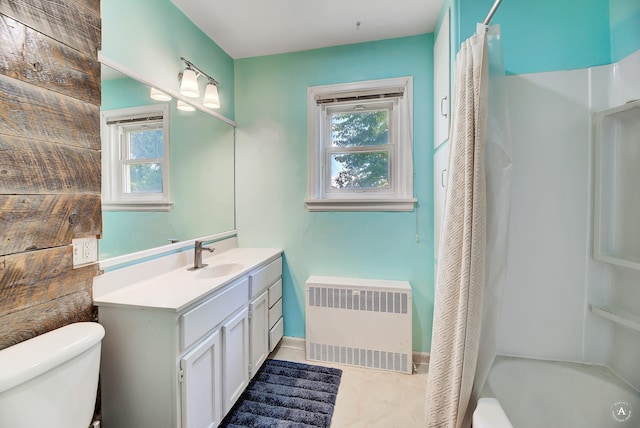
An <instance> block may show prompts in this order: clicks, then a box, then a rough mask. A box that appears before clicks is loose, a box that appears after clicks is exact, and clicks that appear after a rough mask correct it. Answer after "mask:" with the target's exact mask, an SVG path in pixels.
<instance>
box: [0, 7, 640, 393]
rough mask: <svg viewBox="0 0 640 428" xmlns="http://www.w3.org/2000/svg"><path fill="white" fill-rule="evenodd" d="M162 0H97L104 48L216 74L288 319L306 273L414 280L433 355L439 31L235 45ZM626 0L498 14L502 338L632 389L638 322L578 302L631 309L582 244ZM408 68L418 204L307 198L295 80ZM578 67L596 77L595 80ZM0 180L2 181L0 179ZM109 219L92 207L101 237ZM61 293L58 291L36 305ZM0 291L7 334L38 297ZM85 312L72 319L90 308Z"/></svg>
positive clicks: (628, 277)
mask: <svg viewBox="0 0 640 428" xmlns="http://www.w3.org/2000/svg"><path fill="white" fill-rule="evenodd" d="M162 2H163V3H162V7H158V6H157V4H158V2H157V1H156V2H151V1H137V2H125V1H113V0H103V1H102V3H103V4H102V6H101V8H102V31H103V40H102V53H103V54H104V55H105V56H107V57H108V58H109V59H111V60H113V61H114V62H116V63H118V64H123V65H126V67H127V68H128V69H129V70H132V71H134V72H135V73H136V74H137V75H139V76H144V77H145V78H147V79H148V80H149V81H153V82H157V83H159V84H162V86H163V87H167V88H173V87H175V86H176V85H177V82H176V78H175V74H176V72H175V68H176V67H177V66H178V64H177V63H178V59H179V58H180V57H181V56H184V57H186V58H189V59H190V60H192V61H194V62H195V63H196V64H197V65H198V66H201V67H202V68H204V69H205V70H207V72H208V73H211V74H212V75H213V76H214V77H215V78H216V79H217V80H218V81H219V82H220V100H221V105H222V107H221V108H220V109H219V110H217V112H218V113H219V114H220V115H222V116H224V117H227V118H230V119H231V120H234V121H236V122H237V124H238V127H237V129H236V131H235V132H236V134H235V155H236V158H235V228H236V229H237V230H238V231H239V233H238V242H239V245H240V246H241V247H272V248H282V249H284V263H283V272H282V281H283V290H282V291H283V302H285V304H284V306H283V317H284V319H286V323H285V330H284V335H285V336H286V337H294V338H302V337H304V335H305V316H304V313H305V304H304V300H305V290H304V282H305V280H306V279H307V278H308V277H309V276H310V275H312V274H322V275H331V276H344V277H362V278H380V279H397V280H406V281H409V282H410V283H411V285H412V289H413V320H412V321H413V351H414V352H415V353H419V354H424V353H428V352H429V351H430V347H431V329H432V318H433V306H434V289H435V286H434V277H435V264H434V259H435V256H434V236H433V235H434V234H433V222H434V203H433V188H434V173H433V157H434V143H433V131H432V128H433V116H434V109H433V98H434V93H433V43H434V33H433V32H431V30H427V31H425V32H424V33H425V34H420V35H415V36H409V37H405V38H399V39H391V40H381V41H374V42H367V43H362V44H354V45H346V46H336V47H329V48H323V49H318V50H311V51H304V52H296V53H285V54H281V55H272V56H264V57H250V58H241V59H235V60H234V59H232V58H231V57H229V56H228V55H227V54H225V53H224V52H223V51H222V50H221V49H220V48H219V47H218V46H217V45H215V43H214V42H211V41H209V40H207V39H206V38H205V36H204V35H203V34H202V33H199V32H198V31H197V30H196V29H195V27H194V26H193V24H191V23H190V22H189V21H188V20H187V19H186V18H185V17H184V16H183V15H182V14H181V13H180V11H179V10H178V9H177V8H176V7H175V6H174V5H173V3H171V2H170V1H169V0H162ZM152 3H153V6H151V4H152ZM492 3H493V2H492V1H490V0H489V1H481V2H479V1H471V0H459V1H453V0H451V1H445V3H444V5H443V6H442V12H441V14H440V18H439V20H438V23H437V24H436V27H435V28H434V29H433V30H434V31H436V32H437V30H438V29H439V27H440V25H441V20H442V17H443V16H444V10H445V9H446V8H450V14H451V35H452V40H451V47H452V48H451V49H452V54H453V53H455V50H456V46H459V44H460V42H461V41H463V40H465V39H466V38H467V37H469V36H470V35H471V34H472V33H473V32H474V31H475V25H476V23H477V22H478V21H481V20H482V19H483V18H484V17H485V16H486V14H487V11H488V10H489V8H490V7H491V4H492ZM639 8H640V6H639V5H638V2H637V1H635V0H634V1H631V0H608V1H604V0H599V1H593V0H591V1H589V2H588V5H587V4H585V2H584V1H577V0H571V1H563V2H562V3H561V4H560V5H559V4H558V2H554V1H550V0H545V1H538V2H535V4H527V5H523V4H522V3H521V2H520V3H516V2H510V1H509V0H505V1H504V2H503V4H502V5H501V6H500V9H499V10H498V12H497V13H496V15H495V17H494V19H493V23H495V24H500V26H501V29H502V35H503V44H504V57H505V68H506V71H507V76H508V77H507V82H508V89H509V105H510V120H511V133H512V137H513V159H514V173H513V174H514V175H513V188H512V210H511V219H510V240H509V263H508V270H507V287H506V289H505V294H504V303H503V305H502V312H501V327H500V331H499V353H501V354H508V355H519V356H527V357H533V358H541V359H553V360H563V361H580V362H582V361H584V362H593V363H601V364H605V365H607V366H609V367H611V368H612V369H613V370H614V371H615V372H616V373H618V374H620V375H621V376H622V377H623V378H624V379H625V380H627V381H628V382H629V383H630V384H632V385H634V386H635V387H636V388H637V387H639V386H640V378H638V376H639V372H638V371H637V370H636V369H635V367H634V365H635V364H637V363H636V362H637V360H638V358H637V357H638V356H640V342H639V341H638V336H637V334H638V333H637V332H635V331H632V330H630V329H628V328H627V327H625V326H622V325H619V324H616V323H613V322H611V321H610V320H607V319H604V318H601V317H598V316H596V315H594V314H593V313H592V312H591V311H590V306H589V305H590V304H594V305H613V306H618V307H620V308H622V309H624V310H626V311H628V312H630V313H635V314H638V313H639V312H640V307H639V306H638V304H637V303H635V302H638V301H640V299H638V297H640V296H639V293H640V292H639V291H638V290H637V289H636V286H635V283H636V282H637V279H638V274H637V273H636V272H635V270H633V269H628V268H625V267H619V266H616V265H612V264H609V263H603V262H600V261H596V260H595V259H594V258H593V256H592V254H593V252H592V240H593V231H592V220H593V211H592V206H593V202H594V200H593V199H594V196H593V186H594V171H593V167H592V165H593V162H594V160H593V156H594V154H593V130H592V126H593V122H592V119H591V114H592V113H594V112H596V111H600V110H604V109H607V108H610V107H613V106H616V105H621V104H624V103H626V102H627V101H629V100H631V99H638V98H640V81H639V79H638V78H637V76H638V74H637V68H635V70H636V74H635V75H634V74H632V77H631V78H628V77H627V78H626V80H624V79H625V76H621V78H622V79H623V80H624V82H625V83H624V84H625V85H627V86H626V87H625V89H624V90H623V91H620V92H616V93H611V94H607V93H606V89H605V87H607V86H608V85H609V84H610V81H609V77H608V75H607V72H606V71H603V70H604V69H602V68H598V67H600V66H605V65H607V64H613V63H618V62H620V61H622V60H624V59H625V58H629V59H630V60H629V61H630V62H631V63H632V65H631V66H632V67H633V66H634V65H633V64H635V67H637V63H638V50H639V49H640V34H639V33H638V31H639V30H638V28H640V12H639ZM124 11H126V12H124ZM0 12H2V13H4V12H5V10H4V9H0ZM7 14H8V13H7ZM8 15H10V14H8ZM365 24H366V23H363V25H365ZM230 27H231V26H230ZM183 35H184V40H183V39H182V36H183ZM390 59H391V61H390ZM167 64H171V66H167ZM590 67H596V68H595V69H592V70H589V68H590ZM2 73H5V71H4V70H3V71H2ZM408 75H411V76H413V77H414V112H413V114H414V119H415V120H414V152H413V154H414V173H415V180H414V195H415V197H416V198H417V199H418V203H417V204H416V208H415V209H414V210H413V211H412V212H401V213H392V212H377V213H376V212H349V213H342V212H333V213H324V212H309V211H308V210H307V209H306V208H305V204H304V200H305V199H306V198H307V192H308V189H307V126H306V124H307V114H306V106H305V104H304V103H306V90H307V87H309V86H315V85H324V84H330V83H342V82H349V81H360V80H373V79H381V78H388V77H398V76H408ZM634 76H635V78H634ZM598 79H600V80H598ZM611 80H613V79H611ZM590 81H591V82H594V81H595V82H605V83H602V84H600V85H595V84H594V85H593V86H590V83H589V82H590ZM611 84H612V83H611ZM419 94H422V96H419ZM558 117H560V118H561V120H558ZM419 118H420V119H419ZM2 193H3V194H12V193H15V192H12V191H9V190H5V188H4V187H3V191H2ZM107 226H108V224H106V222H105V229H104V233H105V239H107V237H106V233H107V230H108V229H107ZM220 231H222V230H219V231H214V232H220ZM207 232H210V231H207ZM43 233H44V232H43ZM94 234H97V233H94ZM193 237H194V236H191V237H190V238H193ZM171 238H180V239H182V237H179V236H178V237H176V236H162V237H161V239H162V241H164V242H166V239H171ZM159 245H161V244H159ZM27 247H28V246H25V247H24V248H27ZM346 249H348V250H349V255H348V257H345V250H346ZM13 253H15V251H9V252H4V253H3V254H13ZM4 281H5V279H4V277H3V284H2V285H1V286H0V288H1V289H2V290H3V291H5V290H6V288H5V284H4ZM5 292H6V291H5ZM63 294H65V295H68V294H69V292H64V293H63V292H60V294H58V295H56V297H55V298H52V297H50V296H47V297H45V298H43V300H41V301H39V302H38V304H42V305H46V304H47V303H51V302H52V301H53V300H55V299H56V298H58V297H60V296H61V295H63ZM3 296H4V293H3ZM84 299H85V302H86V297H85V298H84ZM3 301H4V303H3V306H6V305H10V306H9V307H8V308H7V307H5V308H4V311H3V313H2V316H3V318H4V319H5V320H8V321H10V322H8V323H5V322H3V323H2V325H3V327H1V328H3V330H2V335H1V336H4V337H6V336H9V332H8V331H7V330H4V329H6V328H9V327H8V326H9V325H11V322H18V321H20V320H22V319H24V318H26V317H21V315H20V314H21V313H22V314H26V312H24V311H22V309H23V308H27V307H31V306H34V305H33V304H31V305H28V304H26V303H25V301H24V300H20V299H17V298H16V299H6V300H5V299H4V297H3ZM80 306H82V305H80ZM44 307H46V306H43V308H44ZM82 307H83V308H86V305H84V306H82ZM84 310H85V313H84V314H83V315H82V316H78V317H77V318H78V319H82V318H84V319H87V318H89V317H90V316H91V315H90V314H87V313H86V309H84ZM0 342H2V343H5V340H0ZM607 405H609V404H608V403H607Z"/></svg>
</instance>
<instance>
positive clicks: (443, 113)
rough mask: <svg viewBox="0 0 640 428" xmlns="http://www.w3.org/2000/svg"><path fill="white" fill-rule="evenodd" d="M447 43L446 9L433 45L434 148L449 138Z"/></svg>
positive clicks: (448, 61)
mask: <svg viewBox="0 0 640 428" xmlns="http://www.w3.org/2000/svg"><path fill="white" fill-rule="evenodd" d="M449 45H450V43H449V10H447V12H446V13H445V15H444V18H443V19H442V24H441V25H440V31H438V36H437V37H436V41H435V44H434V46H433V66H434V70H433V93H434V100H433V101H434V106H433V111H434V115H435V117H434V121H433V128H434V148H437V147H438V146H439V145H440V144H442V143H443V142H445V141H446V140H447V139H448V138H449V116H450V110H451V108H450V104H451V96H450V93H449V92H450V91H449V80H450V77H451V76H450V73H451V71H450V59H449V58H450V54H449V49H450V48H449Z"/></svg>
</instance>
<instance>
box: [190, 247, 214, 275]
mask: <svg viewBox="0 0 640 428" xmlns="http://www.w3.org/2000/svg"><path fill="white" fill-rule="evenodd" d="M194 249H195V254H194V255H193V267H192V268H189V270H196V269H202V268H203V267H205V266H207V265H206V264H202V251H208V252H210V253H213V252H214V251H215V248H209V247H203V246H202V241H196V246H195V248H194Z"/></svg>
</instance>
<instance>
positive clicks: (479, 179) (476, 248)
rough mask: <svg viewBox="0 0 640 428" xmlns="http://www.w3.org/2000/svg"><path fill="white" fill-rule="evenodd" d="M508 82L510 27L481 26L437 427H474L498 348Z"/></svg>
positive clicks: (463, 57) (461, 169)
mask: <svg viewBox="0 0 640 428" xmlns="http://www.w3.org/2000/svg"><path fill="white" fill-rule="evenodd" d="M503 78H504V66H503V61H502V47H501V44H500V28H499V26H492V27H486V26H484V25H480V24H479V25H478V29H477V31H476V35H474V36H472V37H471V38H469V39H468V40H467V41H465V42H464V43H463V44H462V46H461V49H460V52H459V53H458V56H457V58H456V72H455V82H454V87H455V98H454V115H453V118H452V119H453V120H452V124H451V140H450V143H449V144H451V147H450V154H449V165H448V171H449V175H448V182H447V191H446V197H445V209H444V218H443V222H442V231H441V239H440V250H439V254H440V260H439V263H438V270H437V277H436V293H435V307H434V316H433V317H434V321H433V332H432V339H431V357H430V363H429V374H428V381H427V382H428V383H427V401H426V407H425V421H426V423H427V426H428V427H429V428H436V427H437V428H440V427H447V428H459V427H468V426H470V424H471V414H472V411H473V409H474V408H475V402H476V400H477V397H478V394H479V392H480V390H481V388H482V386H483V385H484V382H485V380H486V377H487V375H488V373H489V369H490V367H491V364H492V363H493V359H494V357H495V353H496V349H497V340H496V336H497V335H496V330H497V322H498V318H497V317H498V314H499V309H500V301H501V297H502V290H503V288H504V271H505V265H506V253H507V251H506V249H507V230H508V218H509V202H510V188H511V167H512V164H511V150H510V145H509V127H508V117H507V107H506V94H505V90H504V81H503V80H504V79H503ZM483 306H484V308H483Z"/></svg>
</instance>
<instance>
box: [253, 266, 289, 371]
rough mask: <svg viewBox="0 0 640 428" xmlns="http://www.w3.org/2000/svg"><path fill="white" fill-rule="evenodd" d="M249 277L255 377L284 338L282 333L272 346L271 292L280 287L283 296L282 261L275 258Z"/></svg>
mask: <svg viewBox="0 0 640 428" xmlns="http://www.w3.org/2000/svg"><path fill="white" fill-rule="evenodd" d="M249 277H250V284H251V287H250V288H251V298H252V300H251V303H250V304H249V311H250V316H249V318H250V320H249V323H250V328H251V343H250V345H249V348H250V353H251V362H250V373H251V377H253V375H255V373H256V372H257V371H258V370H257V369H258V368H259V367H260V366H261V365H262V363H263V362H264V361H265V360H266V359H267V356H268V355H269V352H271V351H272V350H273V349H274V348H275V345H276V344H277V342H278V341H280V339H281V338H282V335H280V337H278V338H277V340H276V341H275V343H273V346H271V345H272V343H270V337H271V327H272V325H271V324H270V322H269V319H270V317H271V316H272V315H271V308H272V306H273V305H271V304H270V299H269V293H273V292H272V291H271V290H272V289H275V288H278V289H279V293H280V296H282V261H281V260H275V261H273V262H271V263H269V264H268V265H266V266H265V267H263V268H261V269H258V270H257V271H255V272H254V273H252V274H251V275H250V276H249ZM280 316H282V310H280ZM265 326H266V328H265ZM275 339H276V338H275V337H274V340H275Z"/></svg>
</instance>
